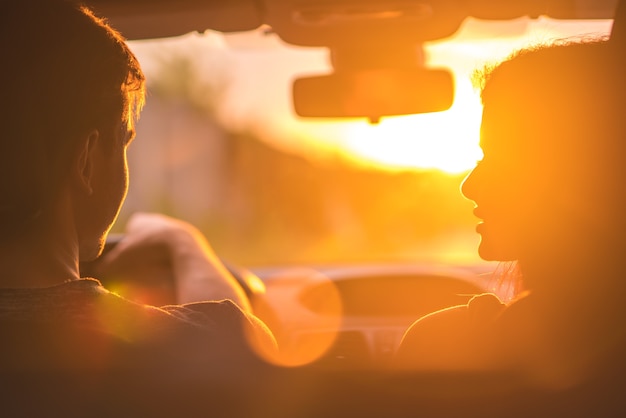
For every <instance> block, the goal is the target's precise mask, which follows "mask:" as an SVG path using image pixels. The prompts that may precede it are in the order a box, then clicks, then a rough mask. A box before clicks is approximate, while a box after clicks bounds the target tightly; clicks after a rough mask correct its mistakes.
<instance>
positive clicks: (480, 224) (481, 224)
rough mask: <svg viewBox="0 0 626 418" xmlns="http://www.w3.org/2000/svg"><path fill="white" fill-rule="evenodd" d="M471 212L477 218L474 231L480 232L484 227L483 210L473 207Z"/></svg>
mask: <svg viewBox="0 0 626 418" xmlns="http://www.w3.org/2000/svg"><path fill="white" fill-rule="evenodd" d="M473 213H474V216H476V217H477V218H478V219H479V222H478V225H476V232H478V233H479V234H480V233H481V231H483V230H484V229H485V221H484V219H485V216H484V214H483V211H482V210H481V209H479V208H478V207H476V208H474V210H473Z"/></svg>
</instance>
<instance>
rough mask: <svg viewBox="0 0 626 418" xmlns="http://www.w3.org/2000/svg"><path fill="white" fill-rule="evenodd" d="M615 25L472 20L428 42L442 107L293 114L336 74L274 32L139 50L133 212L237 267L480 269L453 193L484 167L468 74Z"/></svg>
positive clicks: (142, 45)
mask: <svg viewBox="0 0 626 418" xmlns="http://www.w3.org/2000/svg"><path fill="white" fill-rule="evenodd" d="M610 28H611V21H608V20H598V21H585V22H582V21H568V22H563V21H557V20H551V19H546V18H540V19H534V20H531V19H527V18H524V19H517V20H514V21H508V22H489V21H479V20H475V19H469V20H467V21H466V22H465V23H464V25H463V27H462V29H461V30H460V31H459V32H458V33H457V34H456V35H454V37H452V38H450V39H446V40H442V41H437V42H432V43H429V44H427V45H425V53H426V56H425V59H426V64H427V65H428V66H429V67H446V68H448V69H450V70H451V71H452V72H453V74H454V77H455V84H456V93H455V101H454V104H453V106H452V108H451V109H450V110H448V111H445V112H439V113H431V114H423V115H412V116H403V117H389V118H383V119H382V120H381V121H380V123H378V124H371V123H369V122H368V121H367V120H364V119H363V120H361V119H345V120H339V119H301V118H298V117H296V116H295V114H294V112H293V110H292V107H291V96H290V94H291V93H290V88H291V82H292V80H293V79H294V78H295V77H296V76H301V75H309V74H320V73H325V72H328V71H329V70H330V65H329V63H328V52H327V50H326V49H324V48H300V47H294V46H289V45H287V44H285V43H283V42H281V41H280V39H279V38H278V37H277V36H276V35H274V34H272V33H271V31H270V30H269V29H268V28H261V29H259V30H257V31H255V32H250V33H238V34H228V35H225V34H221V33H217V32H210V31H209V32H206V33H204V34H189V35H186V36H182V37H178V38H171V39H161V40H150V41H133V42H131V43H130V44H131V48H132V49H133V50H134V52H135V53H136V54H137V56H138V58H139V61H140V62H141V63H142V65H143V67H144V70H145V72H146V75H147V79H148V91H149V92H148V99H147V105H146V107H145V110H144V112H143V114H142V117H141V120H140V122H139V124H138V127H137V140H136V141H135V142H134V143H133V145H132V147H131V148H130V151H129V152H130V154H129V160H130V161H129V165H130V167H131V187H130V191H129V195H128V199H127V201H126V203H125V205H124V208H123V211H122V214H121V216H120V221H119V222H118V223H117V225H118V226H117V228H120V229H119V230H118V231H119V232H121V226H122V225H124V224H125V221H126V219H127V218H128V216H129V215H130V214H131V213H133V212H135V211H139V210H141V211H155V212H162V213H166V214H169V215H173V216H175V217H179V218H182V219H185V220H188V221H190V222H192V223H193V224H195V225H197V226H199V227H200V229H201V230H202V231H203V232H204V233H205V234H206V235H207V237H208V238H209V240H210V241H211V243H212V245H213V246H214V248H215V249H216V251H217V253H218V254H219V255H221V256H222V257H223V258H224V259H226V260H229V261H231V262H235V263H239V264H244V265H276V264H293V263H345V262H355V261H364V260H367V261H436V262H444V263H452V264H466V265H467V264H478V263H480V261H479V258H478V257H477V255H476V244H477V241H478V236H477V234H476V233H475V231H474V226H475V219H474V217H473V215H472V207H473V205H472V203H471V202H470V201H468V200H466V199H464V198H463V197H462V196H461V194H460V192H459V185H460V182H461V181H462V179H463V178H464V177H465V175H466V174H467V172H468V170H469V169H471V168H472V167H473V165H474V164H475V162H476V161H477V160H479V159H480V158H481V151H480V148H479V147H478V135H479V124H480V117H481V111H482V109H481V105H480V98H479V92H478V88H477V87H476V86H474V85H473V84H472V74H473V73H474V71H475V70H477V69H478V70H480V69H481V68H483V67H484V66H485V65H488V64H490V63H492V64H493V63H497V62H498V61H499V60H501V59H503V58H504V57H506V56H508V55H509V54H510V53H511V52H512V51H514V50H516V49H519V48H521V47H523V46H526V45H532V44H537V43H545V42H550V41H552V40H555V39H559V38H564V37H571V36H576V37H580V36H593V37H597V36H604V35H608V33H609V31H610Z"/></svg>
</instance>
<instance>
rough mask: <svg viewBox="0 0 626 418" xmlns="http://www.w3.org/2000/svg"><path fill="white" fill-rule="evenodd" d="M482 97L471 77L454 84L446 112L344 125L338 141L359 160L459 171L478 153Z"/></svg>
mask: <svg viewBox="0 0 626 418" xmlns="http://www.w3.org/2000/svg"><path fill="white" fill-rule="evenodd" d="M464 84H467V85H464ZM481 111H482V110H481V106H480V102H479V100H478V98H477V96H476V94H475V93H474V92H473V90H472V87H471V84H470V83H469V82H467V83H462V85H460V86H457V97H456V100H455V104H454V106H453V107H452V108H451V109H450V110H448V111H445V112H440V113H432V114H426V115H411V116H402V117H395V118H387V119H383V120H382V121H381V122H380V123H379V124H377V125H371V124H368V123H367V122H361V123H356V122H355V123H353V124H351V125H350V126H349V127H346V129H345V131H344V133H343V138H342V139H341V141H342V142H343V145H344V147H345V149H346V152H347V153H348V155H351V156H352V157H353V158H354V159H357V161H358V162H361V163H365V164H370V165H374V166H378V167H379V168H380V167H382V168H387V169H407V168H409V169H410V168H421V169H438V170H442V171H445V172H447V173H451V174H457V173H461V172H464V171H466V170H469V169H471V168H472V167H473V166H474V164H475V162H476V161H477V160H478V159H480V152H481V151H480V148H479V146H478V132H479V125H480V114H481Z"/></svg>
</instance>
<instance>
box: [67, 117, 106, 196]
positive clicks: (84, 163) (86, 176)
mask: <svg viewBox="0 0 626 418" xmlns="http://www.w3.org/2000/svg"><path fill="white" fill-rule="evenodd" d="M99 138H100V132H98V130H97V129H94V130H93V131H91V132H90V133H89V134H88V135H86V136H85V137H83V138H82V139H81V140H80V141H79V144H78V146H77V150H76V151H77V152H76V154H75V155H76V157H75V159H74V161H73V167H72V173H73V177H74V184H75V185H76V186H77V187H78V189H79V190H81V191H82V192H83V193H85V194H86V195H87V196H90V195H91V194H93V187H92V180H93V168H94V158H95V154H96V144H97V143H98V139H99Z"/></svg>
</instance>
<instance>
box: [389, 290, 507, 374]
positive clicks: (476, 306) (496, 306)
mask: <svg viewBox="0 0 626 418" xmlns="http://www.w3.org/2000/svg"><path fill="white" fill-rule="evenodd" d="M504 307H505V305H504V304H503V303H502V302H501V301H500V299H498V297H497V296H495V295H493V294H491V293H485V294H481V295H476V296H474V297H473V298H472V299H471V300H470V301H469V302H468V303H467V304H465V305H458V306H453V307H450V308H446V309H442V310H439V311H436V312H433V313H430V314H428V315H426V316H424V317H422V318H420V319H418V320H417V321H415V322H414V323H413V324H412V325H411V326H410V327H409V329H408V330H407V331H406V332H405V334H404V336H403V338H402V342H401V344H400V348H399V349H398V352H397V356H396V358H397V361H398V363H399V364H400V365H403V366H407V365H409V366H412V367H419V368H429V369H442V368H443V369H449V368H457V367H462V366H463V364H465V363H466V362H470V363H471V364H473V363H474V359H473V357H474V354H475V353H474V351H476V350H478V347H479V346H482V345H483V344H482V343H483V342H484V339H485V338H486V335H485V330H486V329H487V328H489V326H490V324H492V323H493V322H494V321H495V319H496V318H497V317H498V316H499V314H500V313H501V312H502V311H503V309H504Z"/></svg>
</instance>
